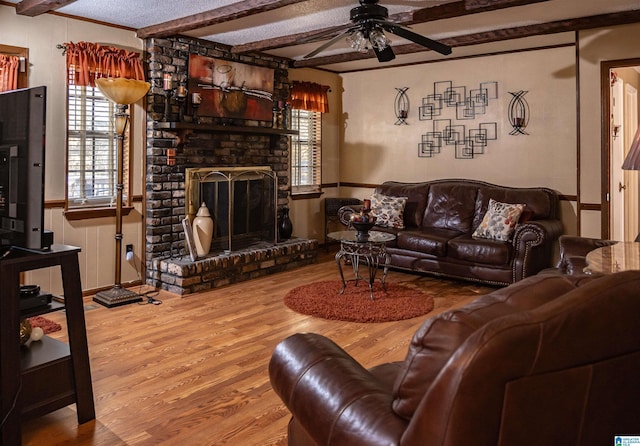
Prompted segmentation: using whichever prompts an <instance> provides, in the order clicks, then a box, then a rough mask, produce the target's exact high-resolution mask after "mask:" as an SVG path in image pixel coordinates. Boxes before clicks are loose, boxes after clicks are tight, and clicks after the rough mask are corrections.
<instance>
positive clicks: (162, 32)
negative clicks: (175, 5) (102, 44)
mask: <svg viewBox="0 0 640 446" xmlns="http://www.w3.org/2000/svg"><path fill="white" fill-rule="evenodd" d="M298 1H299V0H244V1H240V2H237V3H233V4H231V5H228V6H223V7H221V8H216V9H211V10H209V11H206V12H202V13H199V14H193V15H190V16H188V17H182V18H179V19H176V20H171V21H168V22H164V23H160V24H158V25H152V26H147V27H145V28H140V29H139V30H137V36H138V37H139V38H141V39H146V38H148V37H168V36H173V35H176V34H180V33H183V32H185V31H191V30H194V29H198V28H204V27H206V26H211V25H215V24H218V23H224V22H229V21H231V20H237V19H240V18H243V17H247V16H251V15H255V14H260V13H263V12H266V11H271V10H273V9H278V8H282V7H284V6H287V5H290V4H292V3H298Z"/></svg>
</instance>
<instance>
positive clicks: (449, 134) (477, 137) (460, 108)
mask: <svg viewBox="0 0 640 446" xmlns="http://www.w3.org/2000/svg"><path fill="white" fill-rule="evenodd" d="M497 98H498V83H497V82H482V83H481V84H480V86H479V88H474V89H469V90H468V91H467V87H465V86H459V87H456V86H454V85H453V82H452V81H439V82H434V83H433V94H430V95H427V97H425V98H423V99H422V105H421V106H420V107H419V109H418V118H419V119H420V120H421V121H425V120H430V121H433V127H432V130H431V131H430V132H427V133H425V134H423V135H422V140H421V141H420V142H419V143H418V156H419V157H426V158H431V157H433V156H434V155H435V154H437V153H440V151H441V149H442V146H443V145H448V146H453V147H454V153H455V157H456V158H458V159H471V158H473V157H474V156H475V155H480V154H483V153H484V148H485V147H486V146H487V141H491V140H496V139H498V125H497V123H495V122H484V123H479V127H478V128H469V129H467V126H466V125H462V124H456V123H455V122H454V119H436V118H437V117H440V116H443V114H444V113H445V112H446V110H447V109H451V110H452V111H453V109H455V120H458V121H463V120H471V119H476V117H477V116H480V115H483V114H485V113H486V112H487V107H488V106H489V101H490V100H491V99H497Z"/></svg>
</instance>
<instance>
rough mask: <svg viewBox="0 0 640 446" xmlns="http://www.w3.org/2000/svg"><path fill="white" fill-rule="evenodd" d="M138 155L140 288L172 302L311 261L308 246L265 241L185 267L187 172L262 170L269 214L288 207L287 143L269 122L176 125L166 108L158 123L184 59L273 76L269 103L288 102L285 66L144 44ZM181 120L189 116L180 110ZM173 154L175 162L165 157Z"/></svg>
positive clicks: (181, 40) (164, 42)
mask: <svg viewBox="0 0 640 446" xmlns="http://www.w3.org/2000/svg"><path fill="white" fill-rule="evenodd" d="M146 49H147V53H148V76H147V77H148V79H149V80H150V82H151V84H152V87H151V90H150V92H149V96H148V101H147V149H146V150H147V153H146V191H145V195H146V209H145V211H146V231H145V239H146V252H145V260H146V262H145V263H146V268H147V277H146V282H147V283H148V284H150V285H152V286H154V287H157V288H162V289H166V290H169V291H172V292H176V293H178V294H188V293H192V292H196V291H201V290H205V289H209V288H213V287H216V286H222V285H227V284H230V283H234V282H238V281H241V280H248V279H251V278H254V277H259V276H261V275H266V274H271V273H274V272H278V271H283V270H285V269H290V268H294V267H297V266H301V265H304V264H308V263H312V262H314V261H315V257H316V250H317V242H316V241H315V240H302V239H291V240H287V241H286V242H281V243H274V242H269V241H268V240H264V241H261V242H259V243H254V244H253V245H252V246H243V247H240V248H239V249H237V250H233V251H231V252H229V250H222V252H214V251H212V252H211V255H210V256H209V257H206V258H204V259H198V260H196V261H195V262H192V261H191V260H190V259H189V256H188V255H187V254H188V253H187V252H186V250H185V243H184V232H183V230H182V219H183V218H184V217H185V216H186V215H187V214H188V213H189V209H188V205H187V200H186V191H185V173H186V169H187V168H201V167H206V166H210V167H215V168H218V169H219V168H224V167H229V168H241V167H250V166H263V167H265V168H268V169H269V170H270V171H271V172H273V173H274V177H275V178H277V184H276V185H275V187H274V188H275V189H276V190H275V191H274V192H275V194H274V195H275V197H274V201H275V207H277V208H282V207H283V206H286V205H287V204H288V197H289V161H288V157H289V135H288V134H287V132H286V131H278V130H276V129H272V128H271V121H253V120H240V119H229V118H225V119H224V120H223V119H222V118H214V117H200V120H199V123H194V122H192V118H191V115H190V113H186V114H185V116H184V118H183V120H181V121H180V120H179V118H178V116H179V115H180V113H179V111H180V109H179V104H178V102H176V101H175V98H170V100H169V104H170V107H169V112H170V113H169V115H168V117H167V118H168V119H164V118H165V99H166V96H165V92H164V91H163V88H162V85H163V76H164V74H166V73H171V74H174V75H175V76H176V78H180V76H183V77H185V78H186V76H187V74H188V73H187V71H188V60H189V55H190V54H198V55H204V56H209V57H215V58H223V59H226V60H231V61H235V62H241V63H246V64H251V65H257V66H261V67H268V68H272V69H274V73H275V76H274V77H275V79H274V94H273V100H274V102H277V101H279V100H284V99H285V98H286V97H287V96H288V92H289V82H288V71H287V63H286V61H284V60H281V59H278V58H276V57H271V56H266V55H261V56H258V55H238V54H231V53H230V52H229V49H228V47H226V46H223V45H218V44H214V43H212V42H206V41H200V40H198V39H193V38H187V37H178V38H166V39H148V40H147V42H146ZM186 110H187V112H188V111H189V108H188V107H187V109H186ZM168 150H175V156H168Z"/></svg>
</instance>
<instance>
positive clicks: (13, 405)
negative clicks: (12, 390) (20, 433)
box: [0, 379, 22, 429]
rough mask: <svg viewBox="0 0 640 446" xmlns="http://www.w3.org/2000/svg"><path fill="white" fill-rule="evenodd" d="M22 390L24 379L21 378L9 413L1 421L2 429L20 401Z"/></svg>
mask: <svg viewBox="0 0 640 446" xmlns="http://www.w3.org/2000/svg"><path fill="white" fill-rule="evenodd" d="M20 392H22V379H21V380H20V384H18V390H16V394H15V396H14V397H13V402H12V403H11V407H10V408H9V410H8V411H7V414H6V415H5V416H4V417H3V418H2V421H1V422H0V429H2V428H3V427H4V424H5V423H6V422H7V419H8V418H9V416H10V415H11V414H12V413H13V411H14V410H15V408H16V404H17V403H18V397H19V396H20Z"/></svg>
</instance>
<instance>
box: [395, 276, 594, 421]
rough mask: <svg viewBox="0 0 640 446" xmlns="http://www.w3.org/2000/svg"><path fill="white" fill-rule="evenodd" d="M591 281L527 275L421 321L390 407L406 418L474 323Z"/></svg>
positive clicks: (532, 305)
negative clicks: (467, 302) (462, 305)
mask: <svg viewBox="0 0 640 446" xmlns="http://www.w3.org/2000/svg"><path fill="white" fill-rule="evenodd" d="M591 280H592V278H591V277H588V276H551V275H538V276H532V277H528V278H526V279H524V280H521V281H520V282H517V283H515V284H513V285H510V286H508V287H506V288H502V289H499V290H497V291H494V292H492V293H490V294H487V295H485V296H481V297H479V298H478V299H476V300H475V301H474V302H472V303H470V304H468V305H465V306H464V307H462V308H458V309H454V310H449V311H446V312H444V313H442V314H440V315H438V316H436V317H432V318H430V319H428V320H427V321H425V322H424V323H423V324H422V326H421V327H420V328H419V329H418V331H416V333H415V334H414V336H413V338H412V340H411V344H410V345H409V351H408V353H407V356H406V358H405V360H404V362H403V365H402V368H401V370H400V373H399V374H398V377H397V380H396V383H395V387H394V400H393V405H392V406H393V410H394V412H395V413H396V414H397V415H399V416H401V417H403V418H406V419H407V420H409V419H411V417H412V415H413V413H414V412H415V410H416V408H417V407H418V405H419V404H420V401H421V400H422V398H423V396H424V394H425V392H426V391H427V389H429V387H430V386H431V383H432V382H433V380H434V379H435V378H436V376H437V375H438V373H439V372H440V371H441V370H442V369H443V368H444V366H445V365H446V364H447V362H448V361H449V359H450V358H451V356H452V355H453V354H454V353H455V351H456V350H457V348H458V347H459V346H460V345H461V344H462V343H463V342H464V341H465V340H466V339H467V338H468V337H469V336H470V335H471V334H472V333H473V332H474V331H476V330H477V329H478V328H480V327H482V326H483V325H485V324H486V323H487V322H489V321H491V320H493V319H496V318H498V317H501V316H505V315H508V314H513V313H516V312H519V311H524V310H530V309H533V308H537V307H539V306H540V305H543V304H545V303H547V302H549V301H551V300H553V299H555V298H556V297H558V296H561V295H562V294H564V293H566V292H568V291H570V290H572V289H574V288H576V287H577V286H579V285H581V284H583V283H586V282H589V281H591ZM531 287H535V292H534V293H533V292H531V290H530V288H531Z"/></svg>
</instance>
